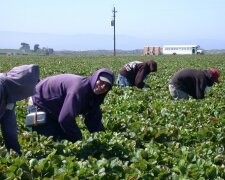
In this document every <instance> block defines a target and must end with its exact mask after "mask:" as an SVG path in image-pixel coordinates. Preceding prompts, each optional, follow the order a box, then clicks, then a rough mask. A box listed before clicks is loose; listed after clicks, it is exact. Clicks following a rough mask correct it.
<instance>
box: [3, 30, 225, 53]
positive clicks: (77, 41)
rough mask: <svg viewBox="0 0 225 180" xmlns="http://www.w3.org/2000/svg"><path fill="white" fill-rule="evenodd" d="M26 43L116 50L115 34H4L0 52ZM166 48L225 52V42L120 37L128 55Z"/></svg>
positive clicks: (61, 48) (118, 40)
mask: <svg viewBox="0 0 225 180" xmlns="http://www.w3.org/2000/svg"><path fill="white" fill-rule="evenodd" d="M148 37H149V35H148ZM184 38H185V37H184ZM22 42H25V43H28V44H29V45H30V47H31V49H33V47H34V45H35V44H39V45H40V47H46V48H53V49H54V51H64V50H69V51H90V50H99V49H103V50H113V45H114V42H113V33H112V34H111V35H105V34H78V35H58V34H44V33H42V34H41V33H26V32H9V31H0V49H19V48H20V44H21V43H22ZM166 44H198V45H200V46H201V48H203V49H206V50H211V49H224V48H225V40H223V39H182V40H180V39H177V40H175V39H170V38H169V37H168V38H167V39H158V38H155V37H152V38H140V37H133V36H127V35H120V34H116V48H117V49H121V50H124V51H126V52H127V51H133V50H134V49H143V48H144V46H163V45H166ZM100 51H101V50H100Z"/></svg>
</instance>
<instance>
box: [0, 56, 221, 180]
mask: <svg viewBox="0 0 225 180" xmlns="http://www.w3.org/2000/svg"><path fill="white" fill-rule="evenodd" d="M150 59H153V60H155V61H156V62H157V63H158V72H156V73H151V74H150V75H149V77H148V79H147V81H146V82H147V83H148V84H149V85H150V86H151V87H152V88H151V89H150V90H149V89H143V90H140V89H137V88H135V87H132V88H131V87H128V88H125V89H124V90H121V89H120V88H119V87H118V85H115V86H114V87H113V89H112V91H110V93H109V94H108V95H107V96H106V99H105V102H104V104H102V106H101V108H102V111H103V123H104V126H105V127H106V132H101V133H95V134H90V133H89V132H88V131H87V129H86V128H85V126H84V124H83V122H82V117H81V116H79V117H78V118H77V122H78V124H79V126H80V127H81V129H82V132H83V140H82V141H78V142H76V143H71V142H69V141H62V142H54V141H53V140H52V138H51V137H49V138H46V137H44V136H39V135H37V134H36V133H30V132H29V130H28V128H27V127H26V126H25V116H26V104H25V101H20V102H18V103H17V110H16V112H17V119H18V120H17V124H18V133H19V142H20V144H21V147H22V153H23V155H22V157H17V156H16V154H15V153H14V152H13V151H12V152H10V153H7V150H6V148H5V146H4V143H3V139H2V134H1V133H0V179H22V180H25V179H59V180H61V179H62V180H64V179H65V180H67V179H104V180H105V179H109V180H111V179H128V180H136V179H175V180H176V179H177V180H178V179H179V180H180V179H185V180H186V179H202V180H203V179H217V180H220V179H221V180H222V179H225V152H224V150H225V78H224V77H225V73H224V72H225V55H200V56H198V55H196V56H195V55H191V56H117V57H112V56H91V57H87V56H86V57H82V56H81V57H79V56H76V57H47V56H42V57H35V56H26V57H19V56H18V57H17V56H15V57H14V56H11V57H0V71H1V72H5V71H8V70H9V69H11V68H12V67H14V66H17V65H22V64H29V63H36V64H39V65H40V67H41V79H43V78H44V77H46V76H50V75H54V74H59V73H74V74H80V75H84V76H89V75H90V74H91V73H92V72H94V71H96V70H97V69H99V68H102V67H106V68H109V69H111V70H113V71H114V73H115V75H116V77H117V74H118V71H119V69H120V67H121V66H122V65H123V64H125V63H127V62H130V61H134V60H142V61H147V60H150ZM187 67H189V68H195V69H208V68H210V67H214V68H217V69H218V70H219V71H220V73H221V77H220V84H218V85H214V86H213V87H212V88H211V90H210V91H209V92H208V93H207V94H206V97H205V99H204V100H195V99H190V100H189V101H185V100H180V101H174V100H173V99H172V98H171V96H170V94H169V91H168V82H169V80H170V78H171V77H172V76H173V74H174V73H175V72H177V71H178V70H180V69H182V68H187Z"/></svg>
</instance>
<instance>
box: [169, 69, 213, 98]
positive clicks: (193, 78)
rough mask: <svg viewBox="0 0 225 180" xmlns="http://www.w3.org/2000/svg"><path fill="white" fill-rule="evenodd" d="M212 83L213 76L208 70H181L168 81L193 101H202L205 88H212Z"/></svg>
mask: <svg viewBox="0 0 225 180" xmlns="http://www.w3.org/2000/svg"><path fill="white" fill-rule="evenodd" d="M213 83H214V79H213V75H212V73H211V72H210V71H209V70H195V69H183V70H181V71H179V72H177V73H176V74H175V75H174V76H173V77H172V79H171V80H170V84H173V85H174V86H175V87H176V88H177V89H180V90H181V91H184V92H186V93H188V94H189V95H190V96H192V97H193V98H195V99H203V98H204V95H205V88H206V86H212V85H213Z"/></svg>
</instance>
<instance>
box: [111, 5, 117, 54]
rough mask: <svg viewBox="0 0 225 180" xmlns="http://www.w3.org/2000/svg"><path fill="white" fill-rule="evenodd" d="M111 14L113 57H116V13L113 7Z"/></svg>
mask: <svg viewBox="0 0 225 180" xmlns="http://www.w3.org/2000/svg"><path fill="white" fill-rule="evenodd" d="M112 12H113V20H112V21H111V26H113V28H114V31H113V32H114V38H113V39H114V56H116V13H117V11H116V9H115V6H114V7H113V10H112Z"/></svg>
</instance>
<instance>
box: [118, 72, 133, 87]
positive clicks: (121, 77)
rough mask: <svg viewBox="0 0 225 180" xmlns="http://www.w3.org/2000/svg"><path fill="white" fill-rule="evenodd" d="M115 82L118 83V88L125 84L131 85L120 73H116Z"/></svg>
mask: <svg viewBox="0 0 225 180" xmlns="http://www.w3.org/2000/svg"><path fill="white" fill-rule="evenodd" d="M117 83H118V84H119V86H120V88H124V87H126V86H132V84H131V83H130V81H129V80H128V79H127V78H126V77H124V76H122V75H121V74H118V79H117Z"/></svg>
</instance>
